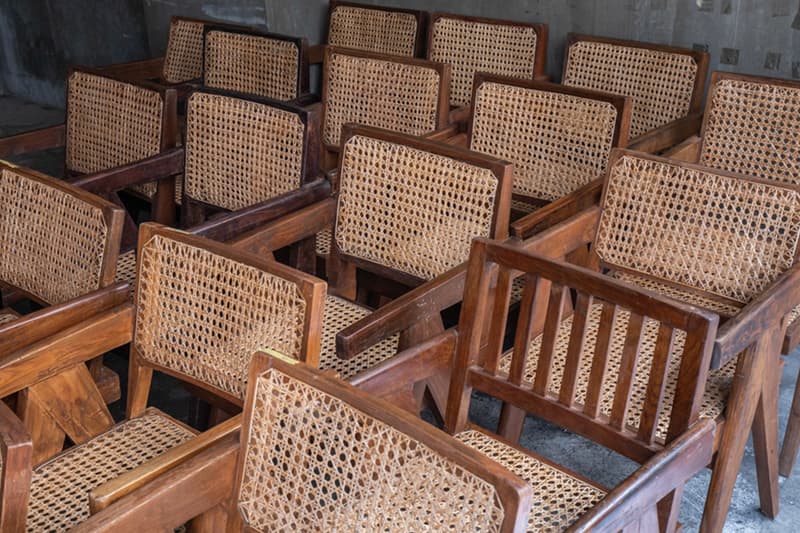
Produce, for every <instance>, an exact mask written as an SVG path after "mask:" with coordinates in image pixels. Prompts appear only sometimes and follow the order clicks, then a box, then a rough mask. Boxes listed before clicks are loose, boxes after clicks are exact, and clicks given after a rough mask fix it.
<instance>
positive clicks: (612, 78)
mask: <svg viewBox="0 0 800 533" xmlns="http://www.w3.org/2000/svg"><path fill="white" fill-rule="evenodd" d="M696 76H697V62H696V61H695V60H694V58H692V57H691V56H689V55H686V54H680V53H674V52H665V51H660V50H652V49H648V48H638V47H634V46H623V45H617V44H610V43H602V42H593V41H578V42H576V43H574V44H572V45H571V46H570V47H569V58H568V62H567V64H566V67H565V69H564V78H563V81H562V83H563V84H564V85H570V86H573V87H583V88H585V89H595V90H598V91H605V92H608V93H612V94H620V95H623V96H630V97H631V98H632V99H633V102H632V107H631V129H630V134H631V138H634V137H638V136H640V135H642V134H645V133H647V132H649V131H650V130H653V129H655V128H658V127H659V126H663V125H665V124H668V123H670V122H672V121H673V120H676V119H679V118H681V117H684V116H686V115H687V114H688V113H689V110H690V108H691V101H692V94H693V92H694V83H695V77H696Z"/></svg>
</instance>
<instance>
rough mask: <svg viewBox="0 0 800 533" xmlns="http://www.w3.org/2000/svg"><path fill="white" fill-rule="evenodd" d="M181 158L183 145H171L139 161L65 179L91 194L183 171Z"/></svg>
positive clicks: (170, 175) (174, 174)
mask: <svg viewBox="0 0 800 533" xmlns="http://www.w3.org/2000/svg"><path fill="white" fill-rule="evenodd" d="M183 161H184V151H183V148H172V149H170V150H166V151H164V152H161V153H160V154H158V155H154V156H153V157H148V158H147V159H142V160H141V161H136V162H134V163H129V164H127V165H122V166H119V167H116V168H112V169H109V170H103V171H101V172H96V173H94V174H85V175H83V176H78V177H76V178H72V179H70V180H68V181H69V182H70V183H71V184H73V185H76V186H78V187H81V188H83V189H86V190H87V191H89V192H93V193H95V194H104V193H112V192H117V191H121V190H122V189H125V188H128V187H131V186H133V185H140V184H142V183H150V182H153V181H160V180H163V179H167V178H171V177H172V176H176V175H178V174H180V173H182V172H183Z"/></svg>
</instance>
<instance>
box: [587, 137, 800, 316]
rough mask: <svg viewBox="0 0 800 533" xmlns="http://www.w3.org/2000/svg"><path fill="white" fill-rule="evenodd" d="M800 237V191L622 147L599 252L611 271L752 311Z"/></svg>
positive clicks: (606, 200)
mask: <svg viewBox="0 0 800 533" xmlns="http://www.w3.org/2000/svg"><path fill="white" fill-rule="evenodd" d="M798 237H800V189H798V187H797V186H793V185H787V184H782V183H775V182H768V181H765V180H760V179H758V178H747V177H744V176H740V175H735V174H730V173H727V172H725V171H721V170H713V169H709V168H708V167H704V166H700V165H690V164H688V163H681V162H677V161H670V160H667V159H662V158H658V157H655V156H646V155H644V154H639V153H635V152H626V151H623V150H620V151H615V152H614V154H613V155H612V160H611V164H610V169H609V174H608V177H607V179H606V185H605V191H604V193H603V200H602V213H601V216H600V222H599V225H598V229H597V235H596V239H595V242H594V252H595V253H596V254H597V255H598V256H599V258H600V260H601V261H602V262H603V263H604V264H605V265H606V266H609V267H611V268H620V269H624V270H627V271H632V272H634V273H638V274H643V275H645V276H646V277H650V278H656V279H658V280H664V281H666V282H668V283H673V284H678V285H679V286H688V287H692V288H694V289H699V290H701V291H703V292H705V293H711V294H713V295H716V296H719V297H723V298H726V299H728V300H731V301H733V302H738V303H740V304H742V303H747V302H748V301H750V300H751V299H752V298H753V297H755V296H757V295H758V294H760V293H761V292H762V291H763V289H764V288H765V287H767V286H768V285H769V284H770V283H772V282H773V281H774V280H775V279H776V278H777V277H778V276H779V275H780V274H782V273H783V272H784V271H785V270H786V269H787V268H789V267H790V266H791V265H792V264H793V263H794V260H795V256H796V254H797V248H798Z"/></svg>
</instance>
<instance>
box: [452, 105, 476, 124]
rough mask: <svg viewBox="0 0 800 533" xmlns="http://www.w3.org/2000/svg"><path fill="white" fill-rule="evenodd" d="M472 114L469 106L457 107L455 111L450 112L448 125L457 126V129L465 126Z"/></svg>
mask: <svg viewBox="0 0 800 533" xmlns="http://www.w3.org/2000/svg"><path fill="white" fill-rule="evenodd" d="M471 112H472V108H471V107H470V106H468V105H467V106H464V107H457V108H455V109H451V110H450V116H449V118H448V121H449V122H450V124H453V125H454V126H457V127H458V128H459V129H461V128H463V127H464V126H466V124H467V122H469V117H470V114H471Z"/></svg>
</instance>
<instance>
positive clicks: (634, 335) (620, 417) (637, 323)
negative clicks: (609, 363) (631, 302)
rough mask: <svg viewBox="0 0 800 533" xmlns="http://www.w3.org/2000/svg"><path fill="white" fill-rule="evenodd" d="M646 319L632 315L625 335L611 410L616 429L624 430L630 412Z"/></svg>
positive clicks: (638, 315)
mask: <svg viewBox="0 0 800 533" xmlns="http://www.w3.org/2000/svg"><path fill="white" fill-rule="evenodd" d="M643 326H644V318H643V317H642V315H640V314H638V313H633V312H631V313H630V319H629V320H628V331H627V333H626V335H625V346H624V347H623V349H622V360H621V361H620V363H619V371H618V376H617V386H616V389H615V390H614V404H613V407H612V408H611V417H610V423H611V426H612V427H613V428H615V429H618V430H619V429H622V428H623V426H624V425H625V416H626V414H627V412H628V404H629V401H630V396H631V390H632V389H633V383H634V378H635V373H636V366H637V363H638V361H639V350H640V348H641V341H642V331H643Z"/></svg>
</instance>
